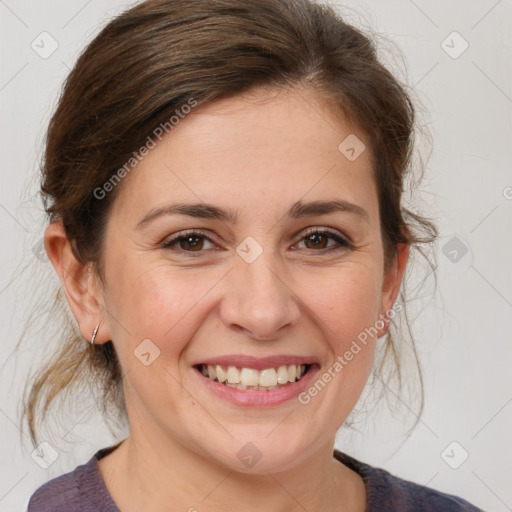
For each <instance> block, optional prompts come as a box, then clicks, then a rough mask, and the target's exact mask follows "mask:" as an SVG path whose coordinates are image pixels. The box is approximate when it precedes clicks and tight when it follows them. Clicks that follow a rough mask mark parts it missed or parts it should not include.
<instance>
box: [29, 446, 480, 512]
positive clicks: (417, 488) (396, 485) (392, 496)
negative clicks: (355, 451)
mask: <svg viewBox="0 0 512 512" xmlns="http://www.w3.org/2000/svg"><path fill="white" fill-rule="evenodd" d="M118 445H119V443H118V444H116V445H114V446H109V447H107V448H103V449H101V450H98V451H97V452H96V453H95V454H94V456H93V457H92V458H91V459H90V460H89V462H87V463H86V464H82V465H80V466H77V467H76V468H75V469H74V470H73V471H70V472H69V473H66V474H64V475H61V476H58V477H56V478H53V479H52V480H50V481H49V482H46V483H45V484H43V485H41V486H40V487H39V488H38V489H37V490H36V491H35V492H34V494H32V496H31V498H30V501H29V504H28V509H27V512H120V510H119V509H118V508H117V505H116V504H115V503H114V500H113V499H112V497H111V496H110V494H109V492H108V490H107V488H106V486H105V482H104V481H103V478H102V476H101V473H100V472H99V470H98V460H99V459H101V458H102V457H105V456H106V455H108V454H109V453H110V452H111V451H113V450H114V449H115V448H116V447H117V446H118ZM334 457H335V458H336V459H337V460H339V461H340V462H342V463H343V464H345V466H348V467H349V468H350V469H352V470H353V471H355V472H356V473H358V474H359V475H361V477H362V478H363V480H364V483H365V486H366V501H367V504H366V510H365V512H413V511H414V512H415V511H422V512H429V511H432V512H483V511H482V509H480V508H478V507H475V506H474V505H471V504H470V503H468V502H467V501H465V500H463V499H462V498H458V497H457V496H453V495H451V494H445V493H442V492H440V491H436V490H434V489H430V488H429V487H425V486H423V485H419V484H415V483H413V482H410V481H407V480H402V479H401V478H399V477H396V476H394V475H392V474H391V473H389V472H388V471H386V470H384V469H381V468H377V467H373V466H369V465H368V464H365V463H363V462H360V461H358V460H356V459H354V458H352V457H350V456H349V455H347V454H345V453H342V452H340V451H339V450H334Z"/></svg>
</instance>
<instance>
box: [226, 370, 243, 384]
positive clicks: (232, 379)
mask: <svg viewBox="0 0 512 512" xmlns="http://www.w3.org/2000/svg"><path fill="white" fill-rule="evenodd" d="M227 376H228V382H229V383H230V384H240V370H239V369H238V368H237V367H236V366H228V373H227Z"/></svg>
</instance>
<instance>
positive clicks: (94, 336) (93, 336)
mask: <svg viewBox="0 0 512 512" xmlns="http://www.w3.org/2000/svg"><path fill="white" fill-rule="evenodd" d="M100 323H101V322H100ZM99 327H100V324H98V325H97V326H96V329H94V331H93V333H92V339H91V341H90V342H89V343H90V344H91V345H94V339H95V338H96V334H97V333H98V329H99Z"/></svg>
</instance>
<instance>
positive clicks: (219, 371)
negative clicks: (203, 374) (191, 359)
mask: <svg viewBox="0 0 512 512" xmlns="http://www.w3.org/2000/svg"><path fill="white" fill-rule="evenodd" d="M203 367H204V365H203ZM215 372H216V373H217V380H218V381H219V382H221V383H222V382H226V380H227V378H228V376H227V375H226V372H225V371H224V370H223V369H222V366H219V365H217V366H216V367H215Z"/></svg>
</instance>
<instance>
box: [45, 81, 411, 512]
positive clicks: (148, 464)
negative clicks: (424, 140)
mask: <svg viewBox="0 0 512 512" xmlns="http://www.w3.org/2000/svg"><path fill="white" fill-rule="evenodd" d="M349 134H356V135H357V136H358V137H359V139H361V140H362V141H363V142H365V144H366V150H365V151H364V152H363V153H362V154H361V155H360V156H359V157H358V158H357V159H356V160H355V161H349V160H348V159H347V158H346V157H345V156H344V155H343V154H342V153H341V152H340V151H339V150H338V145H339V144H340V142H341V141H343V140H344V139H345V138H346V137H347V136H348V135H349ZM118 186H120V187H122V188H121V189H120V190H119V191H118V192H119V196H118V197H117V199H116V201H115V203H114V206H113V209H112V211H111V213H110V216H109V219H108V224H107V227H106V233H105V245H104V253H103V257H104V263H105V270H106V271H105V276H106V277H105V281H104V282H103V283H102V282H101V281H100V280H99V279H98V278H97V276H96V275H95V274H94V272H93V271H92V268H91V266H90V265H81V264H80V263H78V262H77V261H76V260H75V258H74V257H73V255H72V253H71V249H70V245H69V242H68V241H67V239H66V236H65V234H64V231H63V228H62V225H61V224H59V223H54V224H51V225H50V226H49V227H48V228H47V230H46V234H45V247H46V250H47V253H48V255H49V257H50V259H51V261H52V264H53V265H54V267H55V269H56V271H57V273H58V275H59V276H60V278H61V280H62V284H63V287H64V290H65V293H66V297H67V300H68V302H69V305H70V307H71V309H72V311H73V314H74V316H75V318H76V320H77V322H78V324H79V326H80V331H81V334H82V336H83V337H84V338H85V339H87V340H90V339H91V333H92V331H93V330H94V327H95V326H96V325H97V324H98V322H101V326H100V329H99V332H98V335H97V337H96V340H95V342H96V343H104V342H106V341H108V340H112V341H113V343H114V345H115V348H116V352H117V353H118V355H119V359H120V363H121V367H122V369H123V374H124V378H123V383H124V390H125V398H126V405H127V411H128V417H129V422H130V435H129V437H128V438H127V439H126V440H125V441H124V442H123V443H122V444H121V445H120V446H119V448H117V449H116V450H115V451H114V452H112V453H111V454H110V455H108V456H106V457H105V458H103V459H102V460H101V461H100V462H99V468H100V472H101V474H102V476H103V479H104V481H105V483H106V485H107V488H108V490H109V492H110V493H111V495H112V497H113V499H114V501H115V502H116V503H117V505H118V506H119V508H120V510H122V511H123V512H125V511H132V510H133V511H136V510H154V511H160V510H161V511H164V510H165V511H168V510H170V507H171V504H172V509H173V510H189V509H190V508H191V507H195V508H196V509H197V510H201V511H221V510H222V511H231V510H239V509H240V506H241V504H242V508H243V509H244V510H246V511H253V510H254V511H256V510H257V511H260V510H267V511H273V512H278V511H295V510H304V509H306V510H326V511H331V510H332V511H334V510H337V511H339V510H345V511H354V512H355V511H360V512H362V511H364V508H365V503H366V493H365V488H364V483H363V481H362V479H361V477H360V476H359V475H358V474H356V473H355V472H353V471H352V470H350V469H349V468H348V467H346V466H344V465H343V464H341V463H340V462H339V461H336V460H334V459H333V456H332V452H333V446H334V440H335V434H336V431H337V430H338V428H339V427H340V426H341V425H342V423H343V422H344V420H345V419H346V418H347V416H348V415H349V413H350V411H351V410H352V408H353V407H354V405H355V403H356V402H357V400H358V398H359V396H360V394H361V392H362V390H363V387H364V385H365V383H366V381H367V379H368V376H369V372H370V368H371V365H372V361H373V357H374V352H375V346H376V341H377V337H380V336H382V335H384V334H385V332H386V330H387V325H385V326H384V327H383V328H382V329H380V330H379V333H378V335H377V336H376V337H374V338H370V339H369V340H368V343H367V345H366V346H364V347H363V349H362V350H361V351H360V352H359V353H358V354H357V355H355V356H354V358H353V359H352V360H351V361H350V362H349V363H348V364H347V365H346V366H345V367H344V368H343V370H342V371H341V372H339V373H337V374H336V377H335V378H333V379H332V380H331V381H330V382H329V383H328V384H327V385H326V386H325V388H324V389H322V391H321V392H319V393H318V395H317V396H315V397H314V398H312V399H311V401H310V402H309V403H308V404H306V405H303V404H301V403H300V402H299V401H298V400H296V399H293V400H289V401H288V402H285V403H283V404H281V405H276V406H267V407H260V408H252V409H251V408H241V407H239V406H236V405H234V404H232V403H229V402H227V401H225V400H223V399H220V398H218V397H217V396H215V395H213V394H211V392H209V391H207V390H206V389H205V386H204V385H203V384H202V383H201V382H200V379H198V377H197V375H196V374H195V373H194V372H195V370H193V368H192V366H191V365H192V364H193V363H195V362H197V361H198V360H201V359H206V358H207V357H214V356H219V355H225V354H250V355H253V356H256V357H263V356H268V355H276V354H287V355H290V354H293V355H300V356H314V357H316V358H317V359H318V361H319V363H320V365H321V368H320V372H319V373H318V376H319V377H320V376H321V375H322V374H323V373H325V372H326V371H327V369H328V368H329V367H330V366H331V365H332V364H333V362H334V361H335V359H336V357H337V356H338V355H341V354H343V353H345V352H346V350H348V349H349V347H350V345H351V343H352V341H353V340H355V339H356V337H357V335H358V334H359V333H361V332H362V331H363V330H364V329H365V328H367V327H370V326H373V325H374V324H375V322H376V321H377V320H378V319H379V318H380V317H379V315H380V314H381V315H384V314H385V312H386V311H388V310H390V308H391V307H392V306H393V304H394V302H395V300H396V297H397V294H398V291H399V287H400V282H401V279H402V275H403V271H404V269H405V265H406V261H407V258H408V253H409V246H407V245H401V246H399V247H398V248H397V249H398V252H397V256H396V258H395V260H394V262H393V265H392V266H391V269H390V270H389V272H388V273H387V274H384V272H383V261H384V260H383V258H384V254H383V247H382V239H381V231H380V220H379V209H378V197H377V190H376V186H375V183H374V180H373V177H372V168H371V160H370V150H369V143H368V142H367V140H366V139H365V136H364V134H363V133H361V132H360V130H358V128H357V127H355V126H352V125H350V124H349V123H348V122H347V121H346V120H344V119H340V117H336V118H335V117H334V115H332V108H331V109H329V108H328V106H327V104H325V103H323V102H322V101H321V100H320V99H319V97H318V96H317V95H316V94H315V92H314V91H311V90H308V89H302V88H300V89H299V88H296V89H292V90H280V91H273V92H271V91H269V90H256V91H253V92H252V93H251V94H248V93H246V94H244V95H243V96H237V97H236V98H230V99H224V100H221V101H218V102H215V103H211V104H208V105H206V106H202V107H198V108H196V109H194V110H193V111H192V112H191V113H190V114H189V115H187V117H186V118H185V119H184V120H182V121H180V123H179V124H178V125H177V126H175V127H174V129H173V131H172V132H171V133H170V135H169V136H167V137H166V138H165V139H163V140H162V141H161V142H159V143H158V145H157V146H156V147H155V148H154V149H152V150H151V152H150V153H149V155H147V156H146V157H145V158H144V160H143V161H142V162H141V163H140V164H139V165H138V166H137V167H136V168H135V169H134V170H133V171H132V172H131V173H130V174H129V175H128V176H126V177H125V178H124V179H123V182H122V184H121V185H118ZM331 199H343V200H346V201H350V202H351V203H355V204H356V205H358V206H360V207H361V208H364V209H365V210H366V212H367V214H368V222H367V223H366V222H365V221H364V220H362V219H360V218H359V217H357V216H356V215H354V214H350V213H346V212H345V213H334V214H323V215H314V216H310V217H304V218H300V219H289V218H287V217H285V213H286V212H287V211H288V209H289V208H290V207H291V206H292V205H293V204H294V203H295V202H296V201H299V200H301V201H303V202H308V201H314V200H331ZM175 202H190V203H192V202H193V203H196V202H207V203H212V204H214V205H216V206H218V207H221V208H230V209H233V210H237V211H238V214H239V221H238V223H237V224H232V223H230V222H228V221H220V220H215V219H200V218H193V217H188V216H183V215H174V216H164V217H160V218H158V219H157V220H154V221H153V222H152V223H150V224H148V225H147V226H146V227H145V228H144V229H142V230H137V229H136V224H137V222H139V220H140V219H141V218H142V217H143V216H144V215H145V214H146V213H147V212H148V211H149V210H151V209H152V208H155V207H158V206H164V205H167V204H171V203H175ZM313 227H317V228H319V231H321V228H330V229H331V230H334V231H335V232H337V233H338V234H339V235H340V236H342V237H344V238H346V239H347V238H348V240H349V241H350V243H351V245H352V246H351V247H344V246H341V245H339V244H338V243H337V242H336V241H335V240H334V239H332V238H328V239H327V240H326V241H323V242H322V243H321V244H320V248H317V246H315V245H314V243H311V242H310V243H308V241H307V240H308V239H307V238H304V231H305V230H306V228H313ZM188 229H199V230H201V231H203V232H204V234H205V235H206V236H207V237H208V238H209V239H210V240H211V241H209V240H207V239H205V238H199V239H198V241H199V242H200V243H202V244H203V245H202V246H200V247H201V249H199V251H200V252H197V249H196V251H195V252H194V249H193V248H192V249H191V248H190V246H187V245H186V243H185V244H183V243H182V244H181V245H179V243H178V244H175V246H174V250H173V249H170V248H167V249H164V248H162V247H161V246H162V243H163V242H165V241H166V240H168V239H169V238H170V237H171V235H174V234H178V233H180V232H183V231H184V230H188ZM248 236H251V237H253V238H254V239H255V240H256V241H257V242H258V243H259V244H260V246H261V248H262V249H263V252H262V254H261V255H260V256H259V257H258V258H257V259H256V260H255V261H254V262H252V263H247V262H246V261H245V260H244V259H242V258H241V257H240V256H239V255H238V254H237V253H236V248H237V247H238V246H239V245H240V244H241V242H242V241H244V240H245V239H246V237H248ZM322 244H323V245H322ZM292 247H293V248H294V249H292ZM332 247H340V250H337V251H334V250H332ZM215 248H219V250H215ZM323 248H327V249H324V250H323V251H322V249H323ZM187 250H188V251H189V252H188V253H187V252H186V251H187ZM329 251H330V252H329ZM322 252H323V254H322ZM190 253H192V256H189V254H190ZM194 255H195V256H198V255H199V256H198V257H195V258H194V257H193V256H194ZM147 338H149V339H150V340H151V341H152V342H153V343H154V344H155V345H156V346H158V348H159V350H160V355H159V356H158V357H157V358H156V359H155V360H154V361H153V362H152V364H150V365H149V366H145V365H144V364H142V363H141V362H140V360H139V359H138V358H137V357H134V353H133V352H134V350H135V349H136V348H137V346H138V345H139V344H140V343H141V341H142V340H144V339H147ZM247 442H251V443H253V444H254V445H255V446H256V447H257V449H258V450H259V452H260V453H261V455H262V457H261V459H260V460H259V461H258V462H257V463H256V464H255V465H254V466H253V467H251V468H248V467H245V466H244V465H243V464H242V463H241V462H240V460H239V459H238V457H237V452H238V451H239V450H240V449H241V448H242V447H243V446H244V445H245V444H246V443H247Z"/></svg>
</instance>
